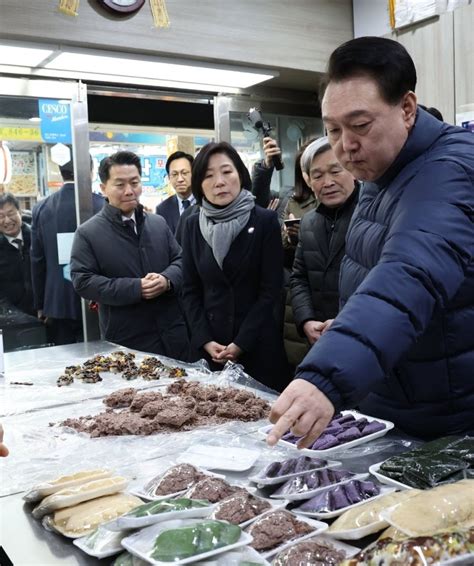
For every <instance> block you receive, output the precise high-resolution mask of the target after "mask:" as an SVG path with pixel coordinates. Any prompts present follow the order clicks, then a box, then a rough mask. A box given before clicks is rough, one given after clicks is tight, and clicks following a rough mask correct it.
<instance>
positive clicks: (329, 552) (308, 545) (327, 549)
mask: <svg viewBox="0 0 474 566" xmlns="http://www.w3.org/2000/svg"><path fill="white" fill-rule="evenodd" d="M358 551H359V549H358V548H355V547H354V546H351V545H349V544H345V543H343V542H339V541H336V540H331V539H330V538H329V537H325V536H320V535H318V536H317V537H312V538H308V539H306V540H305V541H303V542H296V543H294V544H292V545H290V546H288V548H287V549H286V550H283V551H282V552H280V553H278V554H277V555H276V556H275V558H274V559H273V561H272V566H309V565H311V566H337V565H338V564H339V563H340V562H341V560H344V559H345V558H347V557H349V556H354V554H357V552H358Z"/></svg>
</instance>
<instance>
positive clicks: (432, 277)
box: [269, 37, 474, 446]
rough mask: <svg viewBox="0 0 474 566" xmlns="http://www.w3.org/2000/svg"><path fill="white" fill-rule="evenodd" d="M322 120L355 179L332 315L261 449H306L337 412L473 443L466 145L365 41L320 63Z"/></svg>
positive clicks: (403, 56)
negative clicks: (281, 445) (290, 441)
mask: <svg viewBox="0 0 474 566" xmlns="http://www.w3.org/2000/svg"><path fill="white" fill-rule="evenodd" d="M325 83H326V88H325V90H324V93H323V98H322V105H321V108H322V117H323V121H324V124H325V126H326V129H327V132H328V138H329V142H330V144H331V146H332V147H333V149H334V153H335V154H336V157H337V158H338V160H339V162H340V163H341V164H342V166H343V167H344V168H345V169H347V170H349V171H350V172H351V173H352V174H353V175H354V177H356V178H357V179H360V180H362V181H364V184H363V186H362V189H361V193H360V197H359V203H358V206H357V208H356V211H355V212H354V216H353V217H352V221H351V225H350V227H349V232H348V236H347V241H346V255H345V257H344V259H343V262H342V265H341V278H340V286H339V291H340V297H341V306H342V310H341V311H340V312H339V314H338V316H337V317H336V319H335V320H334V322H333V323H332V325H331V327H330V328H329V330H328V331H327V332H325V333H324V335H323V336H321V338H320V339H319V340H318V341H317V343H316V344H315V345H314V346H313V348H312V349H311V350H310V352H309V353H308V355H307V356H306V358H305V359H304V360H303V362H302V363H301V365H300V366H299V368H298V371H297V374H296V379H295V380H294V381H293V382H292V383H291V384H290V385H289V386H288V388H287V389H286V390H285V391H284V392H283V394H282V395H281V397H280V399H279V400H278V401H277V403H276V404H275V405H274V407H273V411H272V415H271V419H272V420H273V422H276V425H275V427H274V429H273V431H272V433H271V434H270V437H269V443H270V444H274V443H275V442H276V441H277V440H278V438H279V437H280V436H281V435H282V434H283V433H284V432H285V430H287V429H288V428H291V429H292V431H293V433H294V434H296V435H299V436H302V437H303V439H302V440H301V441H300V446H307V445H309V444H311V443H312V442H314V440H315V439H316V438H317V437H318V436H319V435H320V434H321V432H322V431H323V430H324V428H325V427H326V425H327V423H328V422H329V420H330V418H331V416H332V415H333V413H334V411H335V410H339V409H341V408H347V407H354V406H356V405H358V406H359V408H360V409H361V410H362V411H364V412H366V413H368V414H371V415H374V416H379V417H383V418H387V419H389V420H392V421H394V422H395V423H396V424H397V425H398V426H399V427H400V428H401V429H403V430H404V431H406V432H408V433H410V434H413V435H415V436H419V437H424V438H430V437H439V436H442V435H446V434H462V433H471V434H473V433H474V411H473V406H474V379H473V368H474V333H473V331H472V329H473V328H474V259H473V258H474V136H473V135H472V134H471V133H470V132H469V131H467V130H463V129H462V128H458V127H455V126H450V125H448V124H445V123H443V122H440V121H439V120H437V119H436V118H434V117H433V116H431V115H430V114H428V113H427V112H425V111H424V110H423V109H421V108H417V99H416V95H415V93H414V89H415V85H416V70H415V66H414V64H413V61H412V59H411V57H410V56H409V55H408V53H407V51H406V50H405V49H404V47H403V46H402V45H400V44H399V43H397V42H396V41H393V40H389V39H385V38H377V37H362V38H357V39H354V40H351V41H349V42H347V43H345V44H343V45H341V46H340V47H338V48H337V49H336V50H335V51H334V53H333V54H332V55H331V57H330V60H329V67H328V74H327V77H326V81H325Z"/></svg>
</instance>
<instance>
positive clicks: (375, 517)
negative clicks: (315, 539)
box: [328, 487, 418, 540]
mask: <svg viewBox="0 0 474 566" xmlns="http://www.w3.org/2000/svg"><path fill="white" fill-rule="evenodd" d="M416 493H418V492H417V491H416V490H405V491H397V492H394V491H393V490H392V489H390V488H384V487H382V488H381V490H380V495H379V496H378V497H377V496H376V497H374V498H372V499H370V500H369V501H362V502H361V503H358V504H356V505H353V506H351V507H350V508H349V509H347V510H344V509H343V510H342V511H343V512H342V514H340V516H339V517H338V518H337V519H336V520H335V521H334V522H333V523H332V524H331V525H330V526H329V529H328V534H330V535H331V536H333V537H335V538H341V539H343V540H358V539H361V538H363V537H365V536H367V535H370V534H373V533H376V532H378V531H381V530H382V529H384V528H385V527H388V525H389V524H388V523H387V521H385V520H384V519H381V518H380V513H381V512H382V511H384V510H385V509H388V508H390V507H393V506H394V505H397V504H398V503H401V502H402V501H404V500H405V499H409V498H410V497H413V496H414V495H416Z"/></svg>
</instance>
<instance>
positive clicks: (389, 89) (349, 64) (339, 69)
mask: <svg viewBox="0 0 474 566" xmlns="http://www.w3.org/2000/svg"><path fill="white" fill-rule="evenodd" d="M364 75H365V76H368V77H370V78H371V79H372V80H374V81H375V82H376V83H377V85H378V88H379V91H380V95H381V97H382V98H383V99H384V100H385V102H387V103H388V104H397V103H398V102H400V100H401V99H402V98H403V96H404V95H405V94H406V93H407V92H409V91H413V92H414V91H415V87H416V69H415V64H414V63H413V59H412V58H411V57H410V55H409V54H408V51H407V50H406V49H405V48H404V47H403V45H402V44H401V43H398V41H394V40H393V39H387V38H384V37H358V38H356V39H351V40H350V41H347V42H346V43H343V44H342V45H340V46H339V47H338V48H337V49H335V50H334V51H333V53H332V54H331V57H330V58H329V63H328V68H327V71H326V75H325V77H324V78H323V80H322V83H321V85H320V90H319V100H320V101H322V99H323V96H324V91H325V90H326V87H327V85H328V84H329V83H330V82H339V81H343V80H346V79H350V78H353V77H357V76H364Z"/></svg>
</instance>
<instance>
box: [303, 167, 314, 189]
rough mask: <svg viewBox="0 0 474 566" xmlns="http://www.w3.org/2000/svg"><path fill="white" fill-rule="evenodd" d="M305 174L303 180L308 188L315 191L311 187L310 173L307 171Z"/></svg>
mask: <svg viewBox="0 0 474 566" xmlns="http://www.w3.org/2000/svg"><path fill="white" fill-rule="evenodd" d="M302 173H303V179H304V182H305V183H306V184H307V185H308V187H309V188H310V189H311V190H313V187H312V186H311V183H310V180H309V175H308V173H306V172H305V171H303V172H302Z"/></svg>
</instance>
